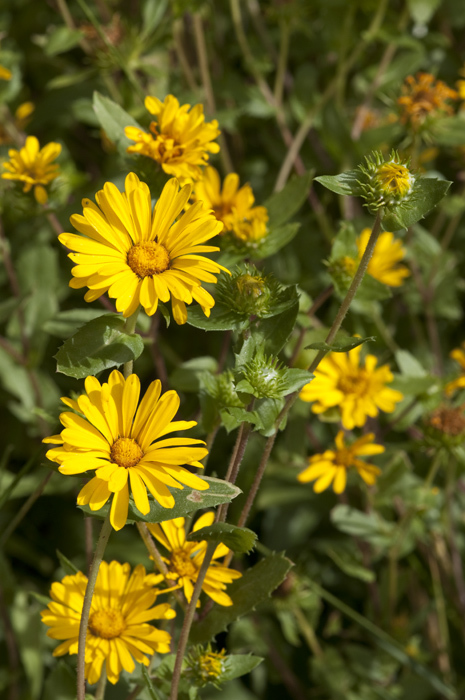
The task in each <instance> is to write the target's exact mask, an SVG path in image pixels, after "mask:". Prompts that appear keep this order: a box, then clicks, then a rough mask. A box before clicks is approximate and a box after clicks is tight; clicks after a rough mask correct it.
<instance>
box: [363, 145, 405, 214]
mask: <svg viewBox="0 0 465 700" xmlns="http://www.w3.org/2000/svg"><path fill="white" fill-rule="evenodd" d="M358 170H359V172H360V179H359V180H358V184H359V185H360V188H361V190H362V191H361V193H360V194H361V196H362V197H363V198H364V199H365V202H366V205H365V206H366V207H367V208H368V210H369V211H370V212H371V213H372V214H376V212H377V210H378V209H380V208H381V207H388V208H389V207H393V206H395V205H396V204H400V203H401V202H405V201H407V200H408V199H409V198H411V197H412V193H413V186H414V184H415V175H414V174H413V173H412V172H411V171H410V169H409V161H402V159H401V158H400V157H399V154H398V153H397V152H396V151H392V152H391V155H390V157H389V160H388V161H385V160H384V157H383V155H382V154H381V152H380V151H374V152H373V153H372V154H371V155H370V156H367V157H366V158H365V165H359V166H358Z"/></svg>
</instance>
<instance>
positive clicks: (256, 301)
mask: <svg viewBox="0 0 465 700" xmlns="http://www.w3.org/2000/svg"><path fill="white" fill-rule="evenodd" d="M280 291H281V286H280V285H279V283H278V282H277V281H276V280H274V279H273V278H272V277H269V276H262V275H261V274H260V273H259V272H258V270H257V269H256V268H255V267H254V266H253V265H243V266H241V267H238V268H236V270H234V271H233V274H232V275H231V277H227V276H226V275H221V276H220V278H219V279H218V285H217V293H216V298H217V301H219V302H221V303H222V304H223V305H224V306H226V307H228V308H229V309H230V310H231V311H234V312H236V313H237V314H240V315H241V316H244V317H246V316H247V317H250V316H257V317H259V318H262V317H265V316H267V315H269V313H270V312H271V311H272V308H273V303H275V302H276V301H277V298H278V297H279V294H280Z"/></svg>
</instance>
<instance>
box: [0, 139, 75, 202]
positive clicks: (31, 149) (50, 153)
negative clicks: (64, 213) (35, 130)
mask: <svg viewBox="0 0 465 700" xmlns="http://www.w3.org/2000/svg"><path fill="white" fill-rule="evenodd" d="M60 153H61V146H60V144H59V143H55V142H54V141H51V142H50V143H48V144H47V145H46V146H44V147H43V148H42V149H41V148H40V146H39V142H38V140H37V139H36V137H35V136H28V137H27V139H26V144H25V145H24V147H23V148H21V150H19V151H17V150H15V149H14V148H11V149H10V150H9V151H8V155H9V157H10V160H9V161H6V162H4V163H3V167H4V168H5V169H6V170H7V171H8V172H6V173H2V178H4V179H5V180H19V181H20V182H24V187H23V192H29V191H30V190H31V189H32V187H34V197H35V198H36V200H37V201H38V202H39V204H45V202H46V201H47V199H48V195H47V191H46V189H45V187H43V186H42V185H48V184H49V183H50V182H51V181H52V180H54V179H55V178H56V177H57V176H58V172H59V169H60V168H59V166H58V165H57V164H56V163H54V164H52V161H53V160H55V158H58V156H59V155H60Z"/></svg>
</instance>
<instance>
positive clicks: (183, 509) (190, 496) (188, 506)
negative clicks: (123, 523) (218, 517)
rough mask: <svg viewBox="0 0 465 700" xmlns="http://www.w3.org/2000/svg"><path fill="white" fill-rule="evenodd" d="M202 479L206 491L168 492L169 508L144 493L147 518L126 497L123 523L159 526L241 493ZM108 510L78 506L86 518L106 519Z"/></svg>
mask: <svg viewBox="0 0 465 700" xmlns="http://www.w3.org/2000/svg"><path fill="white" fill-rule="evenodd" d="M202 480H203V481H206V482H207V483H208V484H210V488H209V489H208V490H207V491H196V489H192V488H190V487H188V486H184V488H183V489H182V490H181V489H169V490H170V491H171V493H172V494H173V496H174V498H175V500H176V502H175V504H174V506H173V508H163V506H161V505H160V504H159V503H158V502H157V501H155V500H154V498H153V496H152V495H151V494H148V498H149V505H150V511H149V513H147V515H143V514H142V513H141V512H140V511H139V510H138V509H137V508H136V506H135V503H134V499H133V497H132V496H130V498H129V509H128V520H127V522H128V523H136V522H142V523H162V522H163V521H164V520H172V519H173V518H181V517H184V516H185V515H189V513H193V512H195V511H196V510H199V508H212V507H214V506H217V505H219V504H220V503H230V501H232V499H233V498H236V496H238V495H239V494H240V493H242V491H241V490H240V488H238V487H237V486H234V485H233V484H230V483H229V482H228V481H223V480H222V479H215V478H214V477H212V476H203V477H202ZM168 488H169V487H168ZM110 507H111V504H110V503H106V504H105V505H104V506H103V508H100V510H95V511H92V510H91V509H90V508H89V506H78V508H80V509H81V510H82V511H83V513H85V514H86V515H88V516H92V517H94V518H99V519H100V520H104V519H105V518H106V516H107V515H108V513H109V512H110Z"/></svg>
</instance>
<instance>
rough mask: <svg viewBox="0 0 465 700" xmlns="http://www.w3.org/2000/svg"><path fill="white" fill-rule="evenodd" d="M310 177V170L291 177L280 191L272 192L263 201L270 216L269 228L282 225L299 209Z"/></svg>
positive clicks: (307, 189)
mask: <svg viewBox="0 0 465 700" xmlns="http://www.w3.org/2000/svg"><path fill="white" fill-rule="evenodd" d="M312 179H313V173H312V172H308V173H305V174H304V175H300V176H299V177H293V178H291V179H290V180H289V182H288V183H287V184H286V185H285V187H283V189H282V190H281V191H280V192H276V193H274V194H272V195H271V197H270V198H269V199H267V200H266V202H264V206H265V207H266V208H267V210H268V216H269V217H270V220H269V221H270V223H269V226H270V229H274V228H277V227H278V226H282V225H283V224H285V223H286V222H287V221H289V219H290V218H291V216H294V214H296V213H297V212H298V211H299V209H300V207H301V206H302V204H303V203H304V202H305V199H306V197H307V195H308V193H309V191H310V187H311V186H312Z"/></svg>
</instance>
